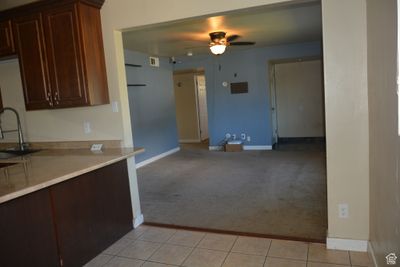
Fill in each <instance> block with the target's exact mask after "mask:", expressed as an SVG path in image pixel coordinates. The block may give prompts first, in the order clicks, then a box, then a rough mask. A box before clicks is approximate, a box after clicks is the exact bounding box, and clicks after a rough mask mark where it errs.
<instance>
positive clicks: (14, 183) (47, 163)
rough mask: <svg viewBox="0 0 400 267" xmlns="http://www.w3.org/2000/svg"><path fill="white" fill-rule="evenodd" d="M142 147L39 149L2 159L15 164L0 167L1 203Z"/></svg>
mask: <svg viewBox="0 0 400 267" xmlns="http://www.w3.org/2000/svg"><path fill="white" fill-rule="evenodd" d="M143 151H144V149H143V148H135V149H133V148H121V149H118V148H108V149H105V150H104V151H102V152H91V151H90V150H88V149H51V150H42V151H39V152H36V153H32V154H29V155H26V156H22V157H21V156H19V157H14V158H11V159H1V160H0V163H16V164H14V165H11V166H8V167H5V168H1V169H0V204H1V203H4V202H6V201H9V200H12V199H14V198H17V197H20V196H23V195H26V194H29V193H32V192H35V191H38V190H40V189H42V188H45V187H49V186H51V185H54V184H57V183H60V182H63V181H66V180H68V179H71V178H74V177H76V176H79V175H81V174H84V173H87V172H91V171H93V170H96V169H99V168H101V167H104V166H107V165H110V164H113V163H116V162H118V161H121V160H124V159H127V158H129V157H132V156H134V155H136V154H138V153H141V152H143Z"/></svg>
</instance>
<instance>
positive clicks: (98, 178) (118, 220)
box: [50, 161, 133, 266]
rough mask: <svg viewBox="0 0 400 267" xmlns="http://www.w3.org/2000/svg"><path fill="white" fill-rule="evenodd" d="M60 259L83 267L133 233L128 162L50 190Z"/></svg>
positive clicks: (116, 164)
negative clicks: (124, 236)
mask: <svg viewBox="0 0 400 267" xmlns="http://www.w3.org/2000/svg"><path fill="white" fill-rule="evenodd" d="M50 193H51V198H52V201H53V206H54V211H55V212H54V213H55V214H54V220H55V221H56V232H57V236H58V241H59V242H58V243H59V249H60V254H61V259H62V261H63V265H64V266H82V265H84V264H85V263H86V262H88V261H89V260H90V259H92V258H93V257H95V256H96V255H97V254H99V253H100V252H101V251H103V250H104V249H106V248H107V247H108V246H109V245H110V244H112V243H114V242H115V241H117V240H118V239H119V238H121V237H122V236H123V235H124V234H126V233H127V232H129V231H130V230H131V229H132V227H133V226H132V221H133V219H132V208H131V202H130V201H131V200H130V193H129V180H128V172H127V167H126V161H120V162H118V163H115V164H112V165H110V166H107V167H104V168H101V169H98V170H95V171H93V172H90V173H87V174H85V175H82V176H81V177H80V178H78V179H77V178H75V179H71V180H69V181H67V182H65V183H60V184H57V185H55V186H53V187H51V188H50Z"/></svg>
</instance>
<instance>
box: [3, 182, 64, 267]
mask: <svg viewBox="0 0 400 267" xmlns="http://www.w3.org/2000/svg"><path fill="white" fill-rule="evenodd" d="M54 233H55V232H54V226H53V220H52V216H51V205H50V197H49V191H48V190H47V189H44V190H40V191H37V192H34V193H31V194H28V195H26V196H23V197H21V198H17V199H14V200H11V201H8V202H6V203H3V204H0V266H2V267H18V266H21V267H26V266H43V267H46V266H49V267H53V266H60V264H59V259H58V256H57V242H56V237H55V234H54Z"/></svg>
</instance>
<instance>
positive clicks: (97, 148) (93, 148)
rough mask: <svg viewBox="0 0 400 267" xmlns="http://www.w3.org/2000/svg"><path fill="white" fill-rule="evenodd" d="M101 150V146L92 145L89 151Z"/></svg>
mask: <svg viewBox="0 0 400 267" xmlns="http://www.w3.org/2000/svg"><path fill="white" fill-rule="evenodd" d="M102 148H103V144H93V145H92V147H91V148H90V150H91V151H101V149H102Z"/></svg>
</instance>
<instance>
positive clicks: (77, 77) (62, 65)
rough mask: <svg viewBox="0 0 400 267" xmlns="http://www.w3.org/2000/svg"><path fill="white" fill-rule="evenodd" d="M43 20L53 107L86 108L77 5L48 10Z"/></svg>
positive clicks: (86, 100)
mask: <svg viewBox="0 0 400 267" xmlns="http://www.w3.org/2000/svg"><path fill="white" fill-rule="evenodd" d="M43 17H44V30H45V36H46V46H47V55H48V62H49V71H50V78H51V85H52V91H53V101H54V106H55V107H60V108H61V107H74V106H82V105H86V104H87V103H88V99H87V93H86V88H85V82H84V81H85V79H86V74H85V72H84V68H83V58H82V51H81V45H80V43H81V41H80V39H81V37H80V33H79V27H78V23H79V21H78V15H77V5H76V4H74V5H67V6H61V7H56V8H52V9H49V10H47V11H46V12H44V13H43Z"/></svg>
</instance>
